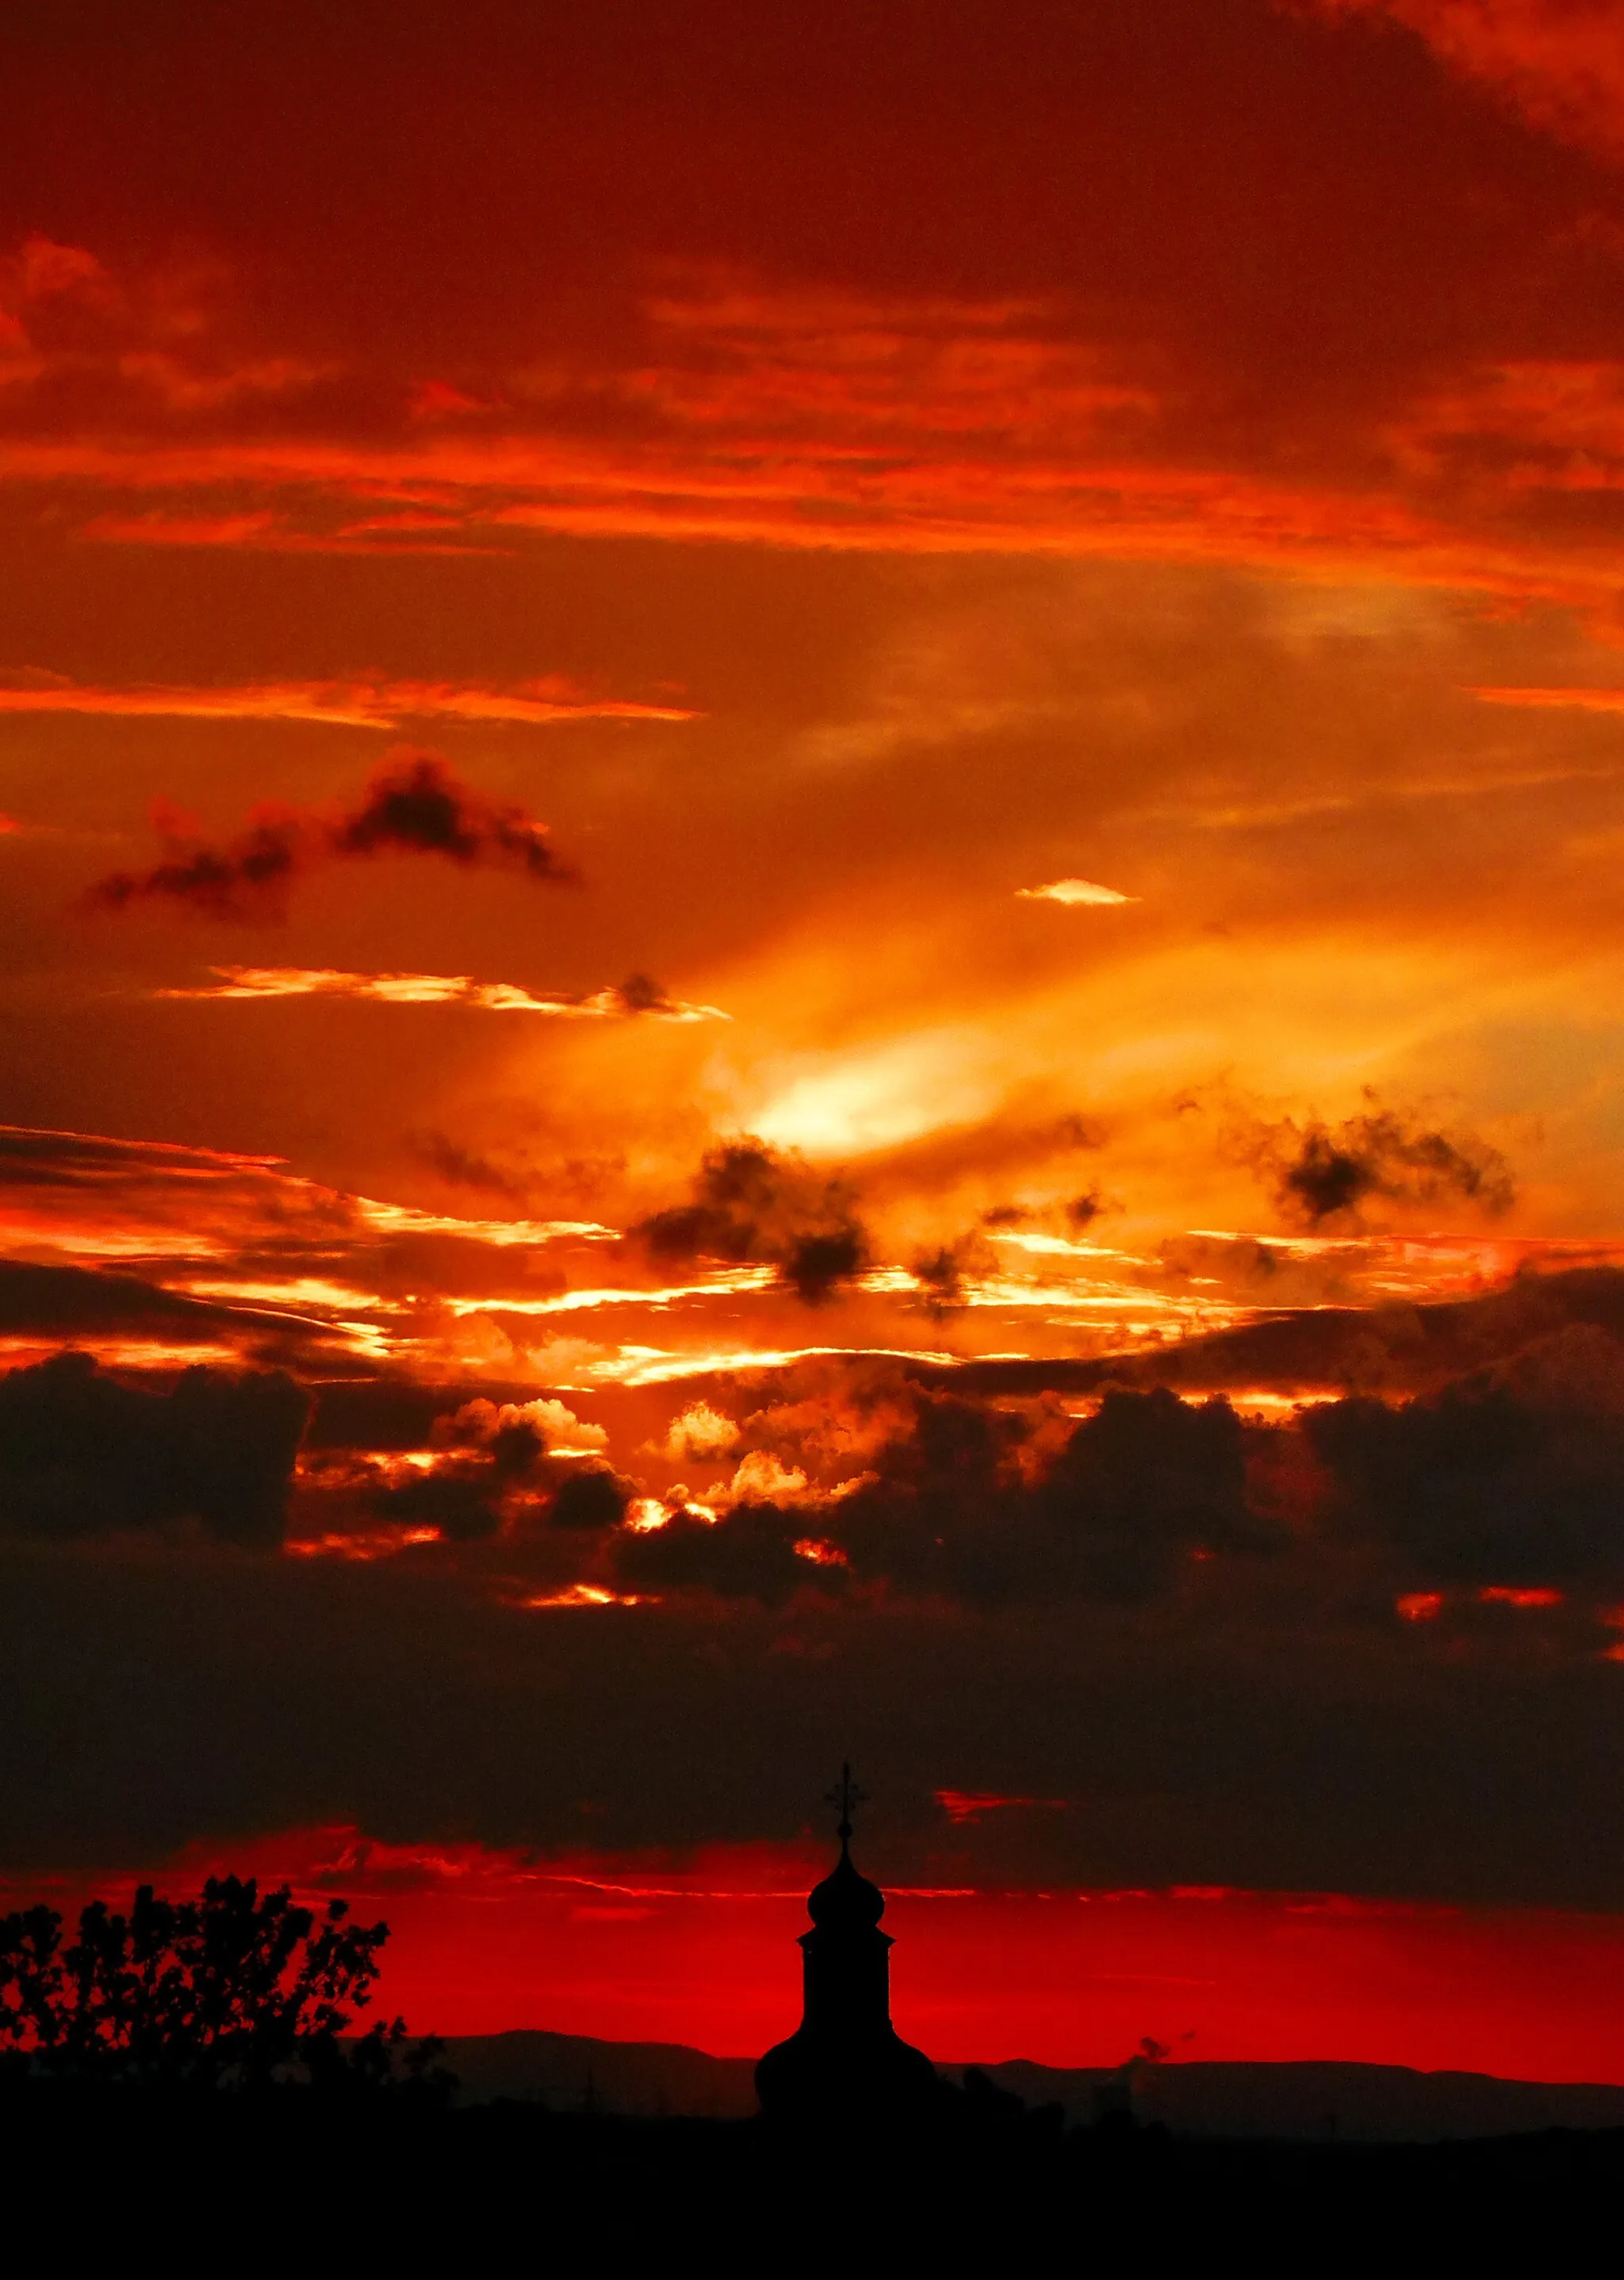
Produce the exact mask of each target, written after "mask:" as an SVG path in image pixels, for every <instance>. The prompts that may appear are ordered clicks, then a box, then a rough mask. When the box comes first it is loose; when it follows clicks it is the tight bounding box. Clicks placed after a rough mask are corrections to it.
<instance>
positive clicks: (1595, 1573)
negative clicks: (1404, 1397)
mask: <svg viewBox="0 0 1624 2280" xmlns="http://www.w3.org/2000/svg"><path fill="white" fill-rule="evenodd" d="M1553 1343H1554V1344H1555V1346H1556V1349H1557V1350H1556V1351H1555V1352H1550V1353H1548V1354H1547V1355H1545V1356H1530V1357H1528V1358H1527V1360H1526V1361H1525V1367H1524V1368H1523V1369H1522V1370H1521V1371H1520V1372H1518V1373H1516V1374H1515V1375H1513V1376H1512V1377H1511V1379H1510V1381H1509V1382H1508V1380H1507V1378H1506V1377H1505V1376H1504V1375H1502V1376H1500V1377H1499V1378H1498V1379H1497V1378H1496V1377H1493V1376H1490V1375H1487V1374H1485V1375H1481V1376H1479V1377H1477V1378H1475V1379H1470V1380H1466V1381H1465V1382H1463V1383H1459V1384H1456V1385H1451V1386H1447V1387H1445V1388H1444V1390H1443V1391H1442V1392H1441V1393H1439V1394H1437V1395H1435V1396H1433V1397H1428V1398H1424V1399H1421V1400H1419V1401H1415V1402H1412V1403H1411V1404H1409V1405H1408V1406H1406V1407H1403V1408H1389V1407H1388V1406H1386V1405H1385V1404H1383V1403H1382V1402H1380V1401H1374V1400H1370V1399H1354V1400H1350V1401H1340V1402H1336V1403H1335V1404H1333V1405H1332V1406H1329V1407H1328V1408H1323V1409H1318V1410H1312V1411H1310V1412H1309V1413H1307V1415H1306V1416H1305V1419H1304V1421H1303V1428H1302V1429H1303V1432H1304V1435H1305V1437H1306V1439H1307V1441H1308V1444H1309V1446H1310V1447H1311V1448H1312V1451H1313V1452H1314V1454H1315V1456H1316V1457H1317V1458H1318V1459H1319V1460H1320V1463H1321V1464H1322V1465H1324V1466H1325V1467H1326V1468H1327V1470H1328V1473H1329V1475H1330V1476H1331V1480H1332V1482H1333V1483H1334V1490H1333V1495H1332V1498H1331V1501H1330V1506H1329V1511H1328V1515H1327V1518H1328V1526H1329V1527H1330V1528H1331V1529H1333V1530H1335V1531H1338V1532H1341V1533H1343V1534H1345V1535H1346V1536H1348V1537H1351V1538H1352V1539H1353V1540H1354V1541H1356V1542H1358V1543H1360V1544H1367V1545H1370V1546H1372V1547H1374V1548H1375V1549H1376V1550H1378V1551H1379V1552H1382V1553H1383V1554H1385V1555H1386V1556H1387V1557H1388V1558H1389V1560H1391V1561H1392V1563H1393V1565H1394V1567H1395V1568H1396V1569H1397V1570H1399V1571H1401V1572H1402V1574H1403V1575H1404V1578H1405V1581H1406V1582H1413V1583H1444V1584H1460V1583H1464V1584H1488V1585H1510V1586H1519V1585H1522V1586H1528V1585H1531V1586H1535V1587H1550V1586H1553V1585H1556V1586H1562V1587H1573V1586H1575V1585H1583V1584H1589V1585H1590V1586H1592V1587H1594V1588H1599V1589H1602V1590H1613V1591H1616V1590H1618V1589H1619V1588H1620V1586H1624V1398H1620V1396H1621V1395H1624V1344H1620V1343H1619V1342H1618V1341H1617V1340H1615V1339H1612V1338H1610V1337H1609V1336H1607V1335H1606V1334H1605V1332H1603V1331H1599V1330H1592V1331H1590V1332H1589V1333H1585V1332H1582V1331H1580V1332H1569V1333H1566V1334H1562V1335H1560V1336H1559V1338H1558V1339H1557V1340H1556V1341H1554V1342H1553ZM1564 1348H1566V1352H1564V1351H1563V1349H1564ZM1570 1364H1571V1366H1570ZM1519 1381H1520V1382H1519ZM1602 1387H1606V1388H1607V1389H1608V1393H1607V1395H1606V1396H1605V1397H1604V1398H1606V1406H1605V1407H1601V1406H1597V1398H1596V1394H1597V1390H1598V1389H1599V1388H1602Z"/></svg>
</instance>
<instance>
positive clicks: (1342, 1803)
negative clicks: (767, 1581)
mask: <svg viewBox="0 0 1624 2280" xmlns="http://www.w3.org/2000/svg"><path fill="white" fill-rule="evenodd" d="M0 1569H3V1570H4V1585H5V1589H4V1610H5V1612H4V1617H3V1618H0V1624H3V1628H4V1641H5V1647H6V1652H5V1654H4V1660H3V1662H0V1714H3V1715H4V1720H5V1725H6V1731H7V1733H8V1736H9V1737H10V1746H9V1747H8V1749H7V1751H6V1752H5V1754H4V1761H3V1762H0V1829H3V1830H4V1837H3V1839H0V1844H3V1845H4V1857H5V1860H6V1862H7V1864H8V1865H17V1866H39V1865H41V1864H52V1865H58V1866H73V1865H75V1864H81V1863H82V1864H89V1865H101V1864H105V1863H106V1862H108V1861H110V1860H118V1861H143V1860H155V1859H158V1858H161V1857H162V1856H163V1855H164V1854H165V1853H170V1852H173V1850H175V1849H176V1848H178V1847H180V1846H181V1845H185V1844H188V1843H190V1842H193V1841H195V1840H196V1839H197V1838H199V1837H229V1836H230V1835H231V1834H233V1833H235V1832H237V1831H241V1830H245V1829H277V1828H293V1827H308V1826H311V1825H312V1824H317V1823H324V1822H325V1823H327V1824H329V1825H330V1824H332V1823H334V1822H353V1823H355V1824H357V1825H359V1826H362V1827H365V1828H366V1829H369V1830H370V1831H372V1832H373V1834H375V1835H378V1836H381V1837H387V1838H390V1839H393V1840H396V1841H414V1842H417V1841H424V1840H426V1839H428V1838H431V1837H448V1836H452V1835H455V1836H458V1837H468V1836H477V1837H480V1838H481V1839H482V1840H483V1841H485V1842H487V1843H489V1844H492V1845H518V1844H529V1845H538V1846H542V1847H546V1848H566V1847H569V1846H572V1845H574V1846H579V1845H581V1844H582V1843H583V1842H584V1843H590V1844H592V1845H596V1846H603V1847H607V1848H611V1849H614V1848H621V1847H636V1846H645V1845H647V1846H678V1847H687V1846H689V1845H692V1844H693V1843H694V1841H695V1836H696V1831H697V1830H703V1831H704V1834H705V1836H706V1837H711V1838H717V1839H727V1838H729V1837H739V1838H743V1837H761V1836H773V1835H777V1836H783V1837H789V1836H793V1835H796V1834H797V1833H798V1832H799V1831H800V1830H801V1829H802V1828H803V1826H804V1819H805V1812H806V1800H807V1799H808V1798H809V1797H814V1796H817V1795H819V1794H820V1793H821V1791H820V1783H827V1762H828V1760H830V1758H831V1757H833V1758H834V1759H835V1760H838V1759H839V1757H840V1756H841V1755H842V1754H843V1753H849V1754H850V1755H852V1756H853V1757H854V1758H857V1759H859V1760H861V1762H862V1763H863V1764H864V1766H865V1768H870V1769H872V1774H873V1777H874V1780H875V1781H876V1782H877V1783H881V1784H882V1785H883V1787H884V1790H885V1792H886V1796H887V1802H888V1813H887V1816H886V1822H885V1824H884V1826H883V1827H881V1826H878V1825H877V1826H876V1829H875V1831H874V1846H875V1862H876V1866H878V1867H880V1868H882V1869H883V1872H884V1873H885V1874H886V1875H888V1876H894V1877H898V1878H902V1877H904V1876H906V1877H907V1878H909V1879H910V1880H912V1878H914V1877H916V1876H918V1874H919V1872H920V1869H921V1868H922V1867H923V1866H924V1864H925V1863H926V1862H927V1860H928V1859H929V1858H930V1856H931V1853H932V1851H933V1848H935V1846H937V1845H939V1844H940V1842H941V1837H942V1829H941V1823H940V1819H939V1815H938V1814H936V1813H935V1811H934V1809H933V1808H932V1806H931V1804H930V1799H931V1795H932V1793H933V1792H934V1791H935V1790H936V1789H938V1788H941V1787H943V1786H944V1785H951V1786H960V1787H963V1788H966V1789H970V1790H983V1791H990V1792H998V1791H1002V1792H1004V1793H1005V1794H1011V1793H1014V1794H1020V1793H1029V1792H1031V1791H1040V1792H1041V1793H1042V1794H1043V1795H1045V1796H1051V1797H1059V1798H1063V1799H1066V1800H1067V1801H1068V1803H1069V1806H1070V1810H1068V1811H1067V1812H1065V1813H1057V1814H1054V1815H1052V1816H1046V1817H1045V1827H1044V1830H1043V1861H1042V1867H1041V1871H1039V1869H1038V1863H1037V1862H1036V1860H1034V1859H1030V1858H1028V1859H1027V1860H1024V1861H1020V1860H1016V1859H1014V1858H1012V1857H1011V1856H1009V1855H1004V1856H1003V1857H1002V1858H1001V1857H1000V1855H999V1853H998V1851H997V1845H999V1843H1001V1842H1002V1841H1003V1837H1002V1834H1001V1832H1000V1831H999V1830H998V1829H997V1823H996V1821H995V1822H994V1823H993V1824H991V1825H990V1826H989V1830H988V1831H987V1832H986V1834H985V1836H984V1837H973V1838H971V1839H969V1840H966V1841H968V1842H970V1843H972V1844H974V1845H980V1846H981V1847H982V1848H983V1850H984V1857H982V1858H980V1859H979V1866H980V1868H981V1872H983V1873H985V1874H987V1875H989V1876H993V1877H995V1878H996V1877H997V1876H998V1874H999V1873H1000V1872H1002V1873H1004V1874H1010V1873H1021V1872H1023V1871H1024V1873H1025V1874H1027V1875H1028V1876H1031V1875H1033V1874H1034V1873H1035V1872H1037V1873H1038V1876H1039V1881H1041V1882H1043V1883H1045V1884H1051V1883H1062V1882H1070V1881H1075V1882H1078V1883H1105V1884H1121V1883H1152V1884H1156V1883H1230V1884H1236V1885H1242V1886H1251V1887H1263V1888H1272V1889H1275V1890H1297V1891H1302V1890H1309V1891H1354V1892H1367V1893H1387V1894H1408V1895H1412V1896H1426V1897H1434V1898H1443V1899H1452V1900H1456V1901H1459V1902H1467V1901H1517V1902H1539V1903H1544V1904H1556V1905H1566V1906H1619V1905H1620V1904H1624V1834H1621V1833H1620V1822H1619V1817H1618V1814H1617V1813H1616V1810H1615V1799H1616V1795H1617V1790H1618V1785H1619V1782H1620V1776H1621V1775H1624V1745H1620V1740H1619V1722H1618V1719H1617V1715H1616V1703H1617V1694H1618V1684H1619V1673H1618V1671H1617V1669H1616V1668H1615V1667H1612V1666H1607V1665H1602V1664H1596V1663H1590V1664H1588V1665H1582V1666H1572V1667H1567V1666H1561V1665H1556V1666H1553V1665H1551V1663H1549V1662H1547V1661H1545V1660H1543V1659H1541V1658H1538V1657H1526V1656H1525V1657H1520V1658H1514V1659H1512V1660H1509V1661H1496V1660H1487V1659H1485V1660H1474V1659H1472V1658H1469V1657H1463V1656H1462V1655H1461V1654H1460V1652H1459V1651H1458V1649H1452V1650H1451V1652H1449V1653H1448V1654H1447V1655H1446V1654H1443V1653H1442V1652H1439V1651H1438V1650H1437V1648H1436V1646H1435V1645H1434V1643H1433V1642H1432V1641H1431V1640H1430V1639H1429V1638H1428V1637H1427V1636H1426V1635H1425V1633H1424V1631H1422V1630H1421V1629H1415V1630H1409V1629H1404V1630H1402V1631H1392V1630H1389V1631H1387V1632H1384V1633H1380V1634H1374V1635H1373V1634H1372V1633H1371V1632H1370V1631H1369V1630H1368V1629H1366V1627H1364V1626H1363V1625H1361V1624H1359V1623H1358V1621H1351V1622H1348V1623H1345V1624H1341V1625H1334V1626H1333V1627H1332V1628H1331V1629H1328V1630H1327V1629H1324V1628H1321V1629H1318V1630H1316V1631H1314V1632H1312V1633H1311V1634H1309V1635H1306V1636H1305V1635H1302V1634H1300V1633H1299V1632H1297V1630H1296V1629H1294V1627H1293V1626H1292V1625H1291V1624H1290V1623H1289V1622H1288V1623H1285V1624H1282V1625H1280V1626H1279V1627H1277V1628H1275V1629H1274V1630H1273V1631H1272V1633H1271V1632H1270V1631H1268V1630H1265V1631H1264V1632H1262V1633H1261V1634H1260V1633H1258V1632H1257V1631H1254V1630H1250V1629H1233V1628H1231V1627H1230V1626H1229V1625H1228V1624H1226V1623H1220V1624H1218V1625H1216V1626H1214V1627H1212V1628H1211V1629H1206V1630H1205V1632H1204V1630H1203V1629H1200V1628H1194V1627H1191V1626H1189V1624H1187V1623H1183V1622H1178V1621H1167V1620H1166V1619H1165V1618H1158V1619H1155V1620H1149V1621H1146V1620H1144V1619H1141V1620H1139V1621H1135V1622H1134V1623H1133V1624H1131V1625H1130V1626H1129V1627H1128V1628H1127V1629H1124V1628H1122V1627H1121V1624H1120V1618H1117V1617H1112V1616H1110V1615H1107V1614H1104V1613H1102V1612H1099V1611H1096V1612H1094V1613H1092V1614H1089V1613H1088V1612H1086V1611H1079V1610H1076V1609H1069V1608H1068V1609H1066V1610H1065V1611H1063V1612H1062V1611H1056V1610H1046V1609H1033V1610H1027V1611H1023V1612H1022V1613H1021V1614H1019V1615H1007V1616H1004V1617H1003V1618H1000V1619H998V1620H997V1621H992V1622H989V1623H986V1624H971V1625H968V1626H966V1625H964V1624H947V1625H944V1624H943V1622H942V1621H941V1620H940V1618H939V1616H936V1615H933V1614H931V1613H930V1612H929V1611H927V1610H918V1609H916V1610H908V1609H905V1608H904V1609H897V1610H891V1611H886V1610H883V1609H877V1610H870V1611H867V1612H863V1613H860V1614H858V1615H856V1616H855V1617H853V1616H851V1615H849V1614H848V1615H844V1616H843V1617H842V1618H841V1620H840V1621H837V1622H830V1621H820V1620H814V1619H809V1618H803V1619H801V1620H799V1621H797V1622H795V1623H793V1624H787V1623H786V1621H785V1620H784V1619H783V1618H782V1617H781V1616H773V1615H768V1614H761V1613H758V1612H750V1611H748V1610H745V1611H741V1612H740V1613H739V1614H736V1615H735V1617H733V1618H732V1619H730V1620H729V1621H727V1623H726V1624H725V1625H723V1626H722V1627H720V1629H719V1628H718V1626H717V1624H716V1622H715V1621H714V1619H713V1618H712V1617H708V1616H705V1615H703V1614H698V1613H692V1614H682V1613H681V1612H677V1613H673V1612H670V1611H667V1610H654V1609H646V1608H625V1609H612V1608H611V1609H604V1610H598V1611H595V1612H592V1611H586V1612H583V1611H581V1610H575V1609H570V1610H559V1611H556V1612H554V1613H551V1614H549V1613H548V1612H546V1611H544V1610H542V1611H537V1610H527V1611H521V1610H518V1609H514V1608H512V1607H507V1606H501V1605H500V1604H496V1603H494V1602H492V1601H490V1600H489V1599H488V1598H485V1597H483V1596H482V1595H479V1594H471V1593H465V1592H454V1593H452V1594H450V1595H449V1596H448V1594H447V1592H446V1591H445V1590H444V1589H443V1586H442V1585H441V1584H440V1583H438V1582H437V1581H436V1580H433V1579H430V1578H427V1577H426V1576H423V1575H411V1574H408V1573H404V1572H402V1571H401V1570H399V1569H396V1570H394V1571H392V1572H391V1571H383V1572H380V1571H377V1570H373V1569H366V1570H363V1569H361V1568H347V1567H343V1566H340V1565H336V1564H335V1565H331V1566H329V1565H324V1564H321V1563H314V1562H312V1563H269V1564H267V1563H265V1562H261V1561H256V1560H244V1559H243V1558H242V1557H241V1556H236V1557H234V1556H231V1555H228V1554H227V1553H225V1552H219V1553H216V1554H213V1555H208V1556H204V1555H196V1556H194V1557H192V1558H190V1559H189V1560H184V1561H180V1562H166V1563H158V1564H156V1565H155V1564H154V1563H152V1562H150V1561H145V1562H142V1561H134V1560H125V1559H119V1560H105V1559H104V1560H97V1561H95V1562H89V1561H87V1560H84V1559H83V1558H82V1556H81V1555H79V1554H77V1553H75V1552H72V1551H69V1550H65V1549H58V1548H56V1547H37V1546H36V1547H26V1546H20V1545H18V1544H14V1543H13V1544H4V1545H0ZM1147 1668H1153V1669H1154V1672H1155V1680H1154V1683H1147V1679H1146V1671H1147ZM65 1751H66V1752H70V1753H71V1761H72V1764H73V1780H72V1781H71V1782H65V1781H64V1780H63V1778H62V1768H63V1764H64V1757H63V1752H65ZM1051 1821H1052V1826H1051V1825H1050V1822H1051ZM958 1866H959V1868H960V1870H961V1871H962V1870H963V1869H964V1868H965V1867H966V1860H965V1859H964V1858H963V1857H962V1856H961V1857H960V1858H959V1860H958ZM964 1880H965V1879H964V1878H963V1877H962V1876H960V1877H957V1878H956V1879H955V1881H964Z"/></svg>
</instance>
